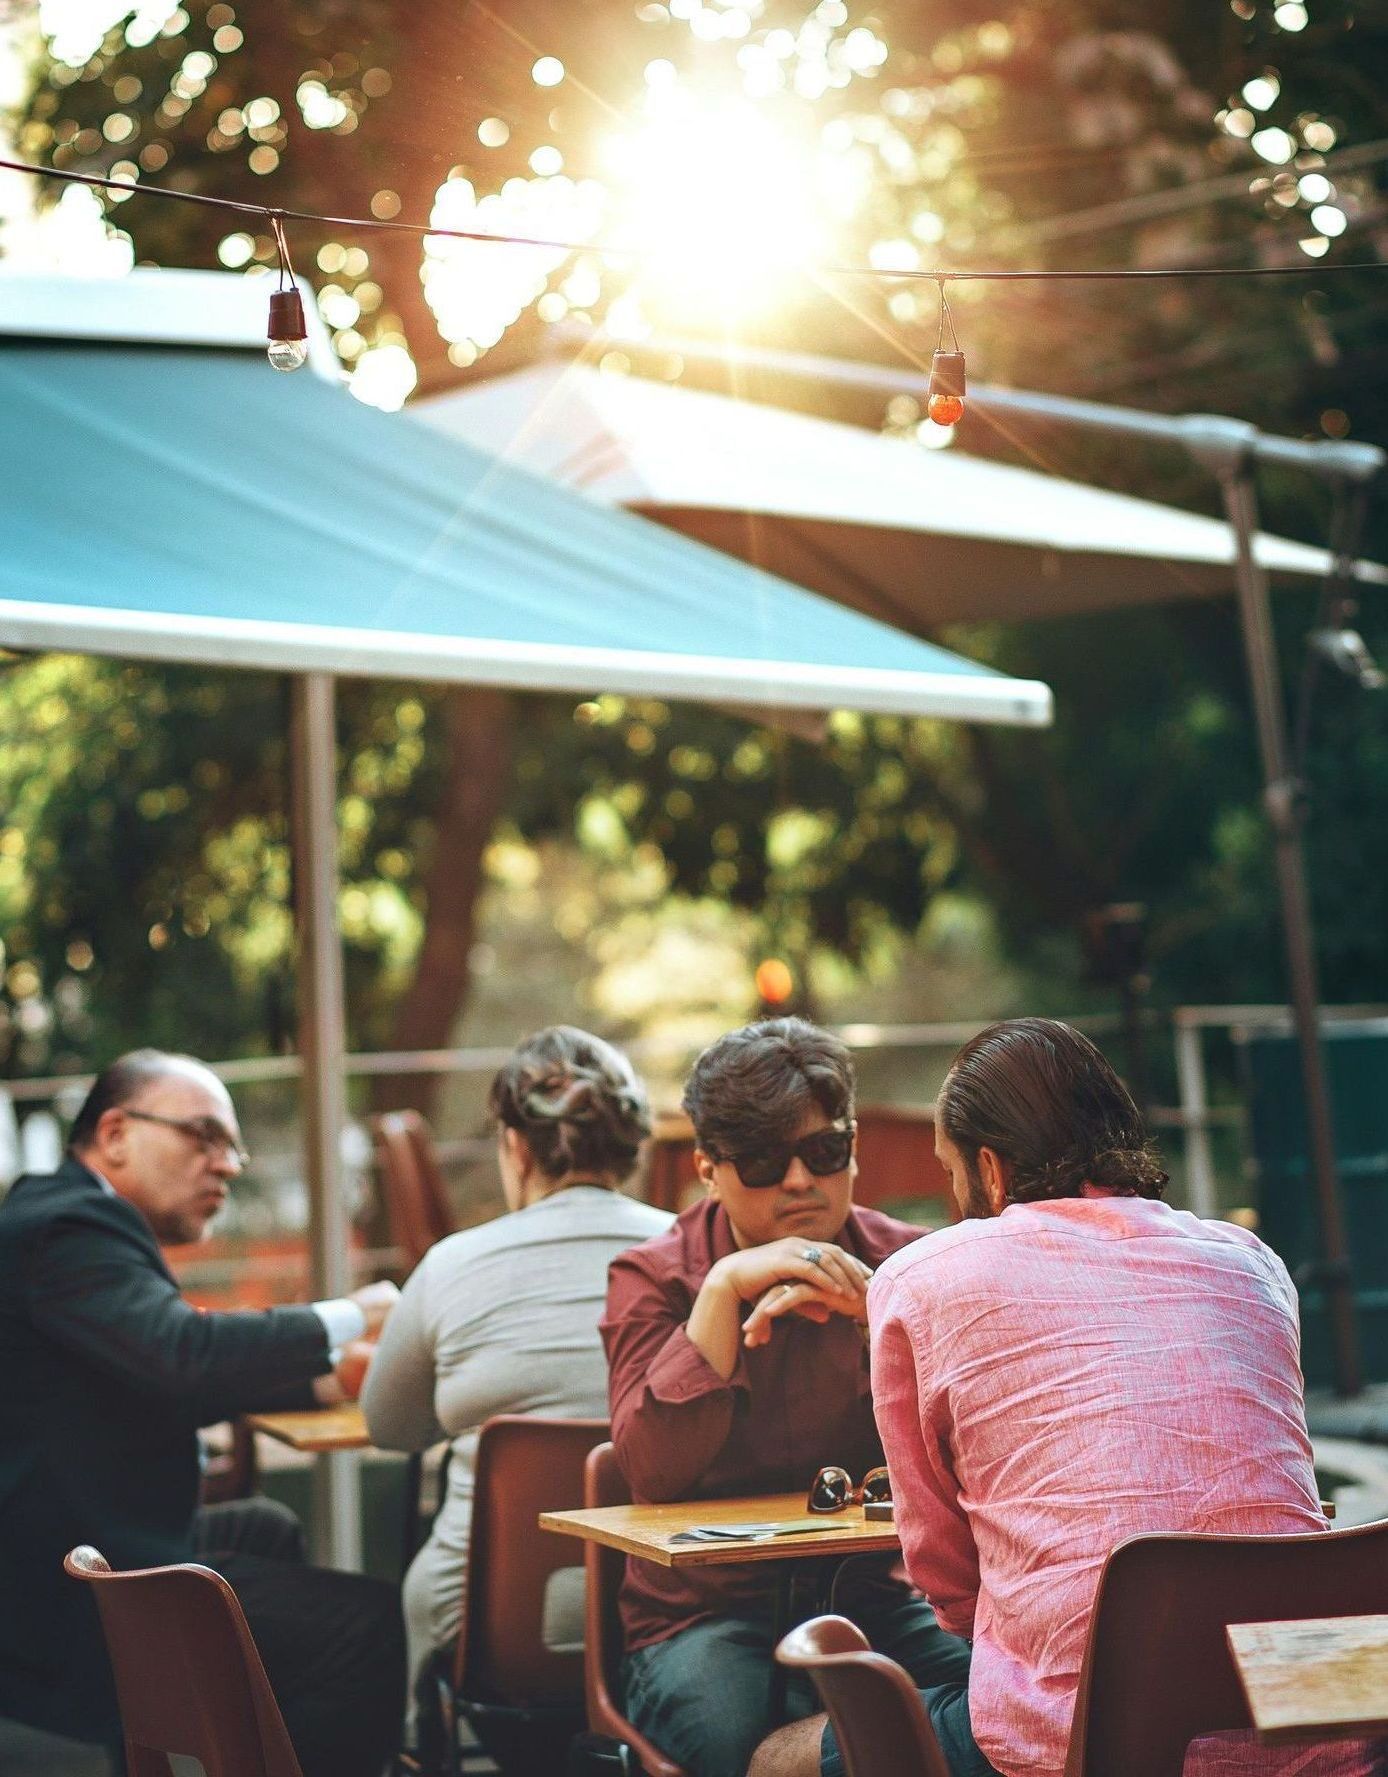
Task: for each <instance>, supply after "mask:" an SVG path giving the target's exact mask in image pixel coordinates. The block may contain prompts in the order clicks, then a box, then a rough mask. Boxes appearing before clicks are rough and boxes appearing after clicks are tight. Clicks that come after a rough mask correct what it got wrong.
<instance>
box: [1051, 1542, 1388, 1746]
mask: <svg viewBox="0 0 1388 1777" xmlns="http://www.w3.org/2000/svg"><path fill="white" fill-rule="evenodd" d="M1385 1611H1388V1522H1383V1523H1378V1524H1364V1525H1361V1526H1359V1527H1358V1528H1357V1529H1354V1530H1332V1531H1321V1532H1316V1531H1311V1532H1309V1533H1308V1534H1306V1535H1303V1536H1199V1535H1187V1536H1136V1537H1133V1538H1131V1539H1130V1540H1129V1541H1128V1542H1125V1543H1120V1544H1119V1545H1118V1547H1117V1548H1116V1549H1115V1550H1114V1551H1113V1553H1112V1554H1111V1555H1110V1556H1109V1558H1108V1560H1107V1562H1106V1563H1105V1565H1104V1571H1103V1574H1102V1576H1101V1578H1100V1581H1099V1592H1098V1597H1097V1599H1096V1601H1095V1606H1094V1614H1093V1616H1092V1617H1091V1618H1090V1623H1089V1640H1088V1644H1087V1646H1086V1648H1085V1655H1084V1665H1083V1668H1082V1670H1081V1673H1080V1688H1079V1695H1078V1698H1077V1700H1076V1705H1075V1722H1074V1727H1073V1728H1072V1730H1071V1734H1070V1746H1069V1752H1068V1756H1067V1758H1066V1763H1065V1771H1066V1777H1110V1774H1111V1773H1113V1772H1115V1771H1121V1772H1122V1773H1123V1777H1180V1772H1181V1768H1182V1765H1183V1763H1184V1761H1185V1754H1186V1748H1187V1746H1189V1744H1190V1742H1191V1741H1192V1740H1194V1739H1196V1738H1197V1737H1198V1736H1199V1735H1202V1734H1212V1733H1215V1732H1217V1731H1219V1730H1220V1729H1226V1728H1242V1729H1244V1730H1248V1729H1249V1727H1250V1723H1249V1718H1248V1707H1247V1704H1246V1702H1245V1700H1244V1695H1243V1691H1242V1689H1241V1687H1240V1685H1239V1680H1238V1674H1237V1673H1236V1672H1235V1670H1234V1662H1233V1656H1232V1655H1231V1654H1230V1652H1229V1648H1228V1644H1227V1642H1226V1641H1225V1638H1224V1631H1225V1629H1226V1627H1227V1626H1228V1625H1229V1624H1230V1623H1258V1622H1276V1621H1282V1620H1288V1621H1289V1620H1292V1619H1296V1618H1303V1617H1338V1616H1361V1615H1374V1614H1377V1613H1380V1612H1385Z"/></svg>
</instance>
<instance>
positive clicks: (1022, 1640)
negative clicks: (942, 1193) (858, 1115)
mask: <svg viewBox="0 0 1388 1777" xmlns="http://www.w3.org/2000/svg"><path fill="white" fill-rule="evenodd" d="M936 1130H937V1135H936V1151H937V1153H938V1155H939V1158H940V1160H941V1161H942V1163H943V1164H944V1165H945V1166H946V1167H947V1168H948V1170H949V1172H950V1175H951V1178H952V1180H953V1183H954V1191H955V1196H956V1198H957V1199H958V1202H959V1206H960V1209H961V1211H962V1213H963V1215H964V1217H965V1220H964V1221H963V1222H962V1223H961V1224H959V1225H958V1226H956V1227H953V1228H950V1229H946V1230H945V1231H944V1232H942V1233H939V1234H936V1235H933V1236H931V1237H929V1238H928V1239H925V1240H922V1241H918V1242H917V1243H915V1244H914V1245H912V1246H909V1247H906V1248H905V1249H904V1250H903V1251H901V1252H899V1253H897V1254H895V1255H894V1256H893V1257H892V1258H890V1259H889V1260H888V1261H887V1262H886V1263H885V1264H884V1265H883V1266H882V1267H881V1269H880V1270H879V1271H878V1272H877V1275H876V1277H875V1278H874V1280H873V1283H872V1285H871V1288H870V1291H869V1297H868V1310H869V1319H870V1322H871V1327H872V1381H873V1399H874V1405H875V1409H876V1414H877V1423H878V1426H879V1429H880V1430H881V1433H882V1442H883V1446H884V1449H885V1451H886V1455H887V1461H888V1465H889V1467H890V1469H891V1473H892V1481H893V1487H894V1493H895V1498H896V1515H897V1522H898V1525H899V1526H900V1530H901V1540H902V1547H903V1550H904V1553H905V1556H906V1564H907V1569H908V1571H909V1573H910V1576H911V1578H912V1580H913V1581H914V1582H915V1583H916V1585H917V1586H919V1587H920V1589H921V1590H922V1591H923V1592H924V1593H925V1594H926V1596H927V1597H928V1598H929V1600H930V1602H931V1603H932V1604H933V1605H934V1607H935V1613H936V1616H937V1617H938V1619H939V1621H940V1624H941V1626H942V1627H943V1628H946V1629H949V1630H952V1631H953V1632H954V1633H955V1634H956V1635H959V1636H963V1637H965V1638H966V1639H968V1640H970V1641H971V1642H972V1643H973V1662H972V1667H971V1670H970V1675H969V1677H968V1679H967V1681H966V1683H964V1684H955V1685H952V1686H949V1687H944V1688H937V1689H936V1690H934V1691H930V1692H926V1693H924V1697H925V1702H926V1706H927V1709H928V1710H929V1713H930V1715H931V1718H932V1721H933V1723H934V1725H935V1729H936V1733H937V1735H938V1737H939V1739H940V1742H941V1745H942V1747H943V1748H944V1750H945V1754H946V1757H947V1759H948V1760H949V1763H950V1766H951V1769H952V1770H953V1771H954V1772H955V1774H956V1777H986V1773H988V1772H989V1771H990V1770H993V1771H999V1772H1003V1773H1005V1774H1006V1777H1058V1774H1059V1773H1060V1772H1061V1771H1062V1770H1063V1767H1064V1764H1065V1753H1066V1746H1067V1743H1068V1740H1069V1735H1070V1723H1071V1718H1072V1716H1073V1713H1074V1706H1075V1692H1076V1687H1077V1683H1078V1679H1079V1670H1080V1663H1081V1660H1082V1658H1083V1653H1084V1644H1085V1637H1086V1633H1087V1630H1088V1625H1089V1617H1090V1612H1091V1610H1092V1608H1093V1604H1094V1596H1095V1591H1096V1588H1097V1585H1098V1580H1099V1574H1100V1571H1101V1569H1102V1567H1103V1564H1104V1560H1105V1558H1106V1557H1107V1555H1108V1554H1109V1552H1110V1550H1112V1549H1113V1548H1114V1547H1115V1546H1116V1545H1117V1544H1118V1543H1120V1542H1122V1541H1123V1540H1124V1539H1125V1538H1127V1537H1130V1536H1133V1535H1136V1534H1138V1533H1140V1532H1145V1531H1208V1532H1218V1533H1243V1534H1257V1535H1276V1534H1285V1533H1291V1532H1297V1531H1307V1530H1320V1529H1324V1528H1325V1519H1324V1517H1323V1515H1322V1513H1321V1510H1320V1505H1319V1501H1318V1497H1317V1487H1316V1479H1315V1474H1314V1471H1313V1469H1312V1464H1311V1446H1310V1441H1309V1439H1308V1437H1307V1432H1306V1421H1305V1415H1304V1411H1303V1404H1302V1379H1301V1371H1300V1365H1299V1353H1300V1342H1299V1331H1298V1319H1297V1303H1296V1296H1295V1292H1294V1291H1293V1288H1292V1284H1291V1280H1290V1278H1289V1277H1288V1275H1287V1271H1286V1268H1285V1266H1284V1265H1283V1264H1282V1261H1281V1260H1280V1259H1279V1258H1278V1257H1277V1256H1276V1255H1275V1254H1274V1253H1273V1252H1271V1251H1270V1250H1269V1249H1268V1248H1267V1247H1266V1246H1264V1245H1263V1244H1262V1242H1261V1241H1260V1240H1258V1239H1257V1238H1256V1236H1254V1235H1253V1234H1250V1233H1248V1232H1246V1231H1245V1230H1243V1229H1240V1228H1235V1227H1231V1226H1229V1225H1228V1224H1226V1223H1223V1222H1206V1221H1200V1220H1199V1219H1197V1218H1196V1217H1195V1216H1192V1215H1189V1214H1186V1213H1185V1212H1183V1211H1179V1210H1174V1209H1171V1208H1170V1207H1169V1206H1168V1205H1166V1204H1164V1203H1163V1202H1162V1201H1161V1197H1162V1192H1163V1190H1164V1188H1165V1186H1166V1182H1167V1180H1166V1175H1165V1173H1163V1172H1162V1171H1161V1169H1160V1167H1159V1165H1158V1162H1157V1159H1156V1156H1155V1154H1154V1152H1153V1150H1152V1149H1151V1147H1150V1146H1149V1144H1148V1142H1147V1138H1146V1135H1145V1132H1144V1130H1143V1128H1142V1123H1141V1119H1140V1117H1139V1115H1138V1112H1137V1109H1136V1107H1135V1106H1134V1104H1133V1101H1132V1099H1131V1098H1130V1096H1129V1095H1128V1092H1127V1091H1126V1089H1125V1088H1124V1087H1123V1085H1122V1083H1121V1082H1120V1081H1119V1079H1118V1078H1117V1076H1116V1075H1115V1074H1114V1072H1113V1070H1112V1068H1110V1066H1109V1065H1108V1063H1107V1062H1106V1061H1105V1060H1104V1058H1103V1057H1102V1056H1101V1055H1100V1054H1099V1052H1098V1050H1097V1049H1096V1048H1095V1047H1094V1046H1093V1044H1092V1043H1090V1042H1089V1041H1088V1040H1087V1039H1086V1038H1085V1037H1082V1036H1081V1035H1079V1033H1078V1032H1076V1031H1074V1030H1071V1029H1070V1028H1069V1027H1068V1026H1066V1025H1063V1024H1058V1023H1055V1022H1052V1021H1051V1020H1049V1019H1041V1018H1024V1019H1018V1020H1015V1021H1012V1022H1009V1023H1004V1024H996V1025H993V1026H991V1027H990V1028H989V1029H987V1030H984V1031H983V1032H981V1033H980V1034H979V1035H978V1036H977V1037H975V1038H974V1039H973V1040H972V1042H970V1043H968V1044H966V1046H965V1047H964V1048H963V1049H962V1050H961V1051H960V1052H959V1054H958V1055H957V1056H956V1057H955V1060H954V1063H953V1065H952V1067H951V1069H950V1072H949V1075H948V1077H947V1078H946V1080H945V1084H944V1087H943V1089H942V1091H941V1093H940V1099H939V1104H938V1107H937V1117H936ZM1278 1757H1280V1758H1282V1759H1287V1758H1291V1759H1296V1758H1300V1759H1302V1760H1304V1758H1305V1749H1304V1748H1302V1749H1300V1750H1299V1751H1298V1750H1297V1749H1288V1751H1287V1753H1286V1754H1279V1755H1274V1758H1275V1759H1276V1758H1278ZM819 1758H820V1748H819V1747H818V1746H817V1745H814V1744H813V1743H812V1730H811V1728H810V1726H809V1724H797V1726H796V1727H794V1728H791V1729H787V1730H785V1731H784V1735H783V1737H781V1738H780V1742H779V1744H777V1743H774V1742H773V1743H770V1744H768V1746H767V1747H766V1748H764V1750H763V1755H762V1758H761V1760H760V1761H759V1762H758V1763H757V1764H756V1765H754V1767H753V1772H754V1774H755V1777H778V1774H783V1773H784V1774H789V1773H803V1772H810V1771H814V1770H815V1769H817V1768H818V1766H819ZM822 1768H823V1771H824V1773H825V1777H829V1774H830V1773H837V1772H839V1771H841V1769H842V1766H841V1764H840V1762H839V1758H838V1753H837V1749H836V1748H835V1747H834V1745H833V1739H832V1734H826V1735H825V1738H824V1746H823V1767H822ZM1266 1768H1268V1767H1267V1766H1265V1765H1264V1766H1260V1769H1266ZM1271 1768H1274V1769H1275V1768H1277V1765H1276V1763H1275V1762H1274V1764H1273V1765H1272V1767H1271Z"/></svg>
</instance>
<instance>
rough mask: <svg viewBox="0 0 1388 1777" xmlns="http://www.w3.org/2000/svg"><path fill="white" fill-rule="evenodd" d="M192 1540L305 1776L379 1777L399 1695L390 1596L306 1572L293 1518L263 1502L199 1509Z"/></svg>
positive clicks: (379, 1584) (377, 1584)
mask: <svg viewBox="0 0 1388 1777" xmlns="http://www.w3.org/2000/svg"><path fill="white" fill-rule="evenodd" d="M193 1539H194V1546H195V1549H196V1552H197V1557H198V1559H199V1560H200V1561H202V1562H203V1563H204V1564H205V1565H206V1566H208V1567H212V1568H215V1569H216V1571H217V1572H218V1573H220V1574H221V1575H222V1576H223V1578H224V1579H226V1580H227V1581H229V1582H230V1584H231V1587H232V1589H233V1590H234V1591H235V1593H236V1596H237V1598H238V1599H239V1600H240V1602H241V1608H242V1610H243V1611H244V1612H245V1614H246V1621H247V1623H248V1624H249V1625H250V1631H251V1634H252V1636H253V1637H254V1638H255V1644H256V1647H257V1648H258V1649H259V1651H260V1657H261V1660H262V1661H263V1662H264V1665H265V1671H266V1673H267V1675H268V1677H269V1680H270V1688H271V1689H272V1690H273V1691H274V1693H275V1700H276V1701H277V1702H278V1704H279V1706H280V1713H281V1714H282V1715H283V1717H284V1724H285V1726H286V1728H288V1730H289V1738H290V1739H291V1740H292V1741H293V1743H294V1750H295V1752H297V1753H298V1755H299V1763H300V1765H301V1766H302V1767H303V1773H304V1777H380V1772H381V1770H382V1768H383V1766H384V1765H385V1763H386V1761H387V1760H388V1759H389V1758H391V1757H392V1756H393V1755H394V1753H395V1751H396V1749H397V1747H398V1746H399V1744H400V1727H401V1715H402V1711H403V1705H404V1698H405V1636H404V1628H403V1625H402V1622H401V1617H400V1595H399V1593H398V1592H397V1591H396V1590H395V1588H394V1587H393V1586H388V1585H386V1584H385V1583H384V1582H383V1581H381V1580H372V1579H366V1578H364V1577H363V1576H362V1575H361V1574H356V1573H336V1572H332V1571H330V1570H329V1569H327V1568H322V1567H308V1566H306V1565H305V1564H304V1545H303V1533H302V1531H301V1530H300V1528H299V1521H298V1519H297V1518H296V1517H295V1516H294V1514H293V1513H292V1512H290V1511H288V1510H287V1509H286V1508H285V1507H283V1506H280V1505H276V1504H275V1503H274V1502H273V1501H271V1500H265V1499H238V1500H231V1501H229V1502H228V1503H226V1504H225V1505H217V1506H204V1507H203V1509H202V1510H201V1511H200V1512H199V1513H198V1516H197V1520H196V1522H195V1524H194V1529H193Z"/></svg>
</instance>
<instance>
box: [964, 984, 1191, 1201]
mask: <svg viewBox="0 0 1388 1777" xmlns="http://www.w3.org/2000/svg"><path fill="white" fill-rule="evenodd" d="M935 1115H936V1119H937V1121H938V1123H939V1126H940V1128H941V1129H942V1130H943V1131H944V1133H945V1134H946V1135H947V1136H948V1137H949V1139H950V1140H951V1141H952V1142H953V1143H954V1144H955V1146H956V1147H957V1148H958V1149H959V1150H960V1152H961V1153H962V1154H963V1156H964V1158H965V1160H966V1161H967V1162H968V1165H969V1168H970V1170H971V1171H972V1170H973V1168H974V1166H975V1162H976V1160H977V1157H978V1150H979V1149H980V1148H992V1149H993V1151H994V1153H996V1154H998V1155H999V1156H1000V1157H1001V1158H1002V1159H1003V1160H1005V1161H1006V1162H1007V1163H1008V1167H1009V1176H1008V1190H1007V1195H1008V1199H1009V1201H1011V1202H1013V1203H1035V1202H1038V1201H1040V1200H1042V1199H1044V1198H1050V1197H1078V1196H1079V1195H1080V1194H1081V1192H1082V1190H1083V1188H1084V1186H1085V1185H1086V1184H1091V1185H1098V1186H1100V1187H1102V1188H1104V1189H1106V1190H1111V1191H1121V1192H1124V1193H1125V1194H1127V1195H1130V1196H1134V1197H1160V1196H1161V1195H1162V1193H1163V1192H1164V1191H1165V1189H1166V1185H1167V1175H1166V1174H1165V1173H1164V1172H1163V1171H1162V1169H1161V1163H1160V1161H1159V1159H1158V1157H1157V1153H1156V1150H1155V1148H1154V1147H1153V1146H1152V1144H1151V1142H1150V1141H1149V1140H1148V1137H1147V1132H1146V1130H1145V1129H1144V1127H1143V1123H1142V1118H1141V1116H1140V1114H1139V1112H1138V1108H1137V1106H1136V1105H1135V1104H1134V1103H1133V1100H1132V1096H1131V1094H1130V1093H1129V1092H1128V1089H1127V1087H1126V1086H1125V1085H1124V1084H1123V1082H1122V1081H1121V1080H1120V1079H1119V1078H1118V1075H1117V1074H1116V1073H1114V1071H1113V1069H1112V1068H1111V1067H1110V1066H1109V1064H1108V1062H1107V1061H1105V1060H1104V1058H1103V1056H1102V1055H1101V1054H1100V1053H1099V1051H1098V1050H1097V1049H1096V1048H1095V1047H1094V1045H1093V1043H1091V1042H1090V1040H1089V1038H1088V1037H1083V1036H1081V1035H1080V1033H1079V1032H1078V1031H1077V1030H1072V1029H1071V1028H1070V1026H1069V1025H1068V1024H1060V1023H1058V1022H1057V1021H1056V1020H1055V1019H1052V1018H1011V1019H1008V1020H1006V1021H1005V1022H1004V1023H1001V1024H990V1025H989V1026H988V1028H987V1029H986V1030H981V1031H980V1032H979V1033H978V1035H977V1036H976V1037H974V1038H972V1039H971V1040H970V1041H969V1042H967V1043H965V1045H964V1047H963V1048H962V1049H961V1050H960V1051H959V1053H958V1054H957V1055H956V1056H955V1058H954V1060H953V1062H952V1063H951V1065H950V1070H949V1073H948V1074H947V1075H946V1077H945V1083H944V1085H943V1086H942V1087H941V1089H940V1097H939V1102H938V1103H937V1105H936V1107H935Z"/></svg>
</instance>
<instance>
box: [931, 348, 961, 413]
mask: <svg viewBox="0 0 1388 1777" xmlns="http://www.w3.org/2000/svg"><path fill="white" fill-rule="evenodd" d="M925 411H926V412H927V413H928V414H929V415H930V417H931V419H932V420H934V422H935V424H936V425H937V426H957V425H958V424H959V422H960V420H962V419H963V417H964V354H963V353H962V352H936V353H935V355H934V356H933V357H932V358H931V360H930V393H929V395H928V396H927V398H926V403H925Z"/></svg>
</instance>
